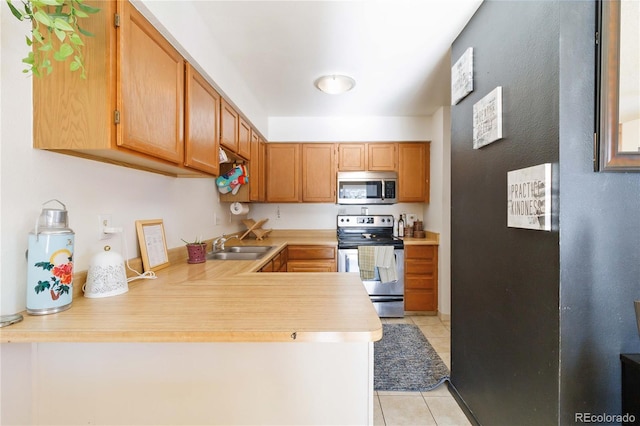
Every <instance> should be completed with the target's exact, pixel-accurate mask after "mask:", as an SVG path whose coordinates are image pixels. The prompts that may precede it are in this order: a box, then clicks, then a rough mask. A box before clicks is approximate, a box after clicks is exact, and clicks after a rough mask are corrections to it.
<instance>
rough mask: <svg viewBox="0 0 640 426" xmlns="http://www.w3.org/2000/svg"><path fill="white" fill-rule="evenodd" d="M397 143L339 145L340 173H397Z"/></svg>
mask: <svg viewBox="0 0 640 426" xmlns="http://www.w3.org/2000/svg"><path fill="white" fill-rule="evenodd" d="M397 145H398V144H397V143H393V142H391V143H382V142H372V143H365V142H363V143H339V144H338V171H340V172H346V171H376V172H386V171H396V170H397V168H398V151H397Z"/></svg>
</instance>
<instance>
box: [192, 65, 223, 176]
mask: <svg viewBox="0 0 640 426" xmlns="http://www.w3.org/2000/svg"><path fill="white" fill-rule="evenodd" d="M184 110H185V129H184V135H185V161H184V164H185V166H188V167H191V168H194V169H196V170H201V171H203V172H206V173H210V174H213V175H217V174H219V171H220V161H219V158H218V147H219V134H220V130H219V128H220V126H219V118H220V95H219V94H218V92H216V91H215V90H214V89H213V87H211V85H210V84H209V83H208V82H207V81H206V80H205V79H204V78H203V77H202V76H201V75H200V74H199V73H198V72H197V71H196V70H195V69H193V67H192V66H191V64H187V66H186V73H185V108H184Z"/></svg>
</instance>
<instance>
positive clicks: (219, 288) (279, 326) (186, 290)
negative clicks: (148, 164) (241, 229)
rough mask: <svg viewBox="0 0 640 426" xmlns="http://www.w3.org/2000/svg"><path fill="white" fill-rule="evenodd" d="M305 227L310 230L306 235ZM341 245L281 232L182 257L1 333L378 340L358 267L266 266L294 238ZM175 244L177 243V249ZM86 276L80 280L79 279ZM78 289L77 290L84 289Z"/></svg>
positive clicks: (329, 238)
mask: <svg viewBox="0 0 640 426" xmlns="http://www.w3.org/2000/svg"><path fill="white" fill-rule="evenodd" d="M301 235H302V236H301ZM302 244H305V245H337V242H336V239H335V231H331V232H327V231H304V232H300V231H295V232H288V231H279V232H276V231H274V232H272V234H270V236H269V237H268V238H265V239H264V240H263V241H256V240H243V241H239V240H237V239H231V240H229V242H228V243H227V245H228V246H230V245H268V246H273V249H272V250H271V251H270V252H269V253H268V254H267V255H265V256H264V257H263V258H262V259H259V260H256V261H240V260H208V261H207V262H206V263H200V264H188V263H187V262H186V250H184V249H183V248H179V249H181V250H179V253H180V257H179V260H173V259H171V257H172V256H171V253H170V260H171V266H169V267H168V268H165V269H162V270H159V271H157V276H158V278H157V279H155V280H136V281H132V282H130V283H129V291H128V292H127V293H125V294H122V295H119V296H113V297H107V298H98V299H88V298H85V297H83V296H81V295H74V299H73V305H72V307H71V309H69V310H67V311H64V312H60V313H57V314H51V315H44V316H31V315H27V314H26V312H23V313H22V314H23V316H24V320H23V321H21V322H19V323H16V324H13V325H10V326H8V327H4V328H0V342H2V343H7V342H87V343H97V342H123V343H124V342H130V343H133V342H373V341H377V340H379V339H380V338H381V337H382V324H381V322H380V319H379V318H378V316H377V314H376V311H375V309H374V308H373V305H372V304H371V302H370V300H369V297H368V295H367V293H366V291H365V289H364V287H363V285H362V283H361V281H360V279H359V277H358V275H356V274H344V273H257V272H255V271H257V270H258V269H260V267H261V266H262V265H264V264H265V263H266V262H267V261H268V260H269V258H270V257H272V256H273V255H275V254H276V253H278V251H280V250H281V249H282V248H284V247H285V246H287V245H302ZM170 252H174V253H175V252H176V250H175V249H172V250H170ZM78 285H79V284H74V287H76V286H78ZM76 291H77V289H76Z"/></svg>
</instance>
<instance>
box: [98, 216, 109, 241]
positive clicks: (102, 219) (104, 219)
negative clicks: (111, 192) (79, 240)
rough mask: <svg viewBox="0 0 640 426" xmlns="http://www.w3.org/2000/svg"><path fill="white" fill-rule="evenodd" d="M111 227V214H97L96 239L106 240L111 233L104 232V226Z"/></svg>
mask: <svg viewBox="0 0 640 426" xmlns="http://www.w3.org/2000/svg"><path fill="white" fill-rule="evenodd" d="M107 227H111V215H110V214H101V215H99V216H98V239H99V240H108V239H109V238H111V237H112V236H113V234H105V233H104V228H107Z"/></svg>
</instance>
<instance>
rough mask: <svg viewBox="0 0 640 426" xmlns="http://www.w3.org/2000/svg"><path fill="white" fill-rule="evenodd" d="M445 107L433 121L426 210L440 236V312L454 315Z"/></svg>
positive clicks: (447, 112)
mask: <svg viewBox="0 0 640 426" xmlns="http://www.w3.org/2000/svg"><path fill="white" fill-rule="evenodd" d="M450 111H451V108H450V107H448V106H447V107H442V108H440V109H439V110H438V111H436V113H435V114H434V115H433V116H432V117H431V129H432V138H431V163H430V170H431V202H430V203H429V204H427V205H425V207H424V221H425V226H426V227H427V229H429V230H430V231H433V232H437V233H439V234H440V247H439V251H438V282H439V284H438V285H439V286H438V310H439V312H440V314H442V315H445V316H449V315H451V116H450Z"/></svg>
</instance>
